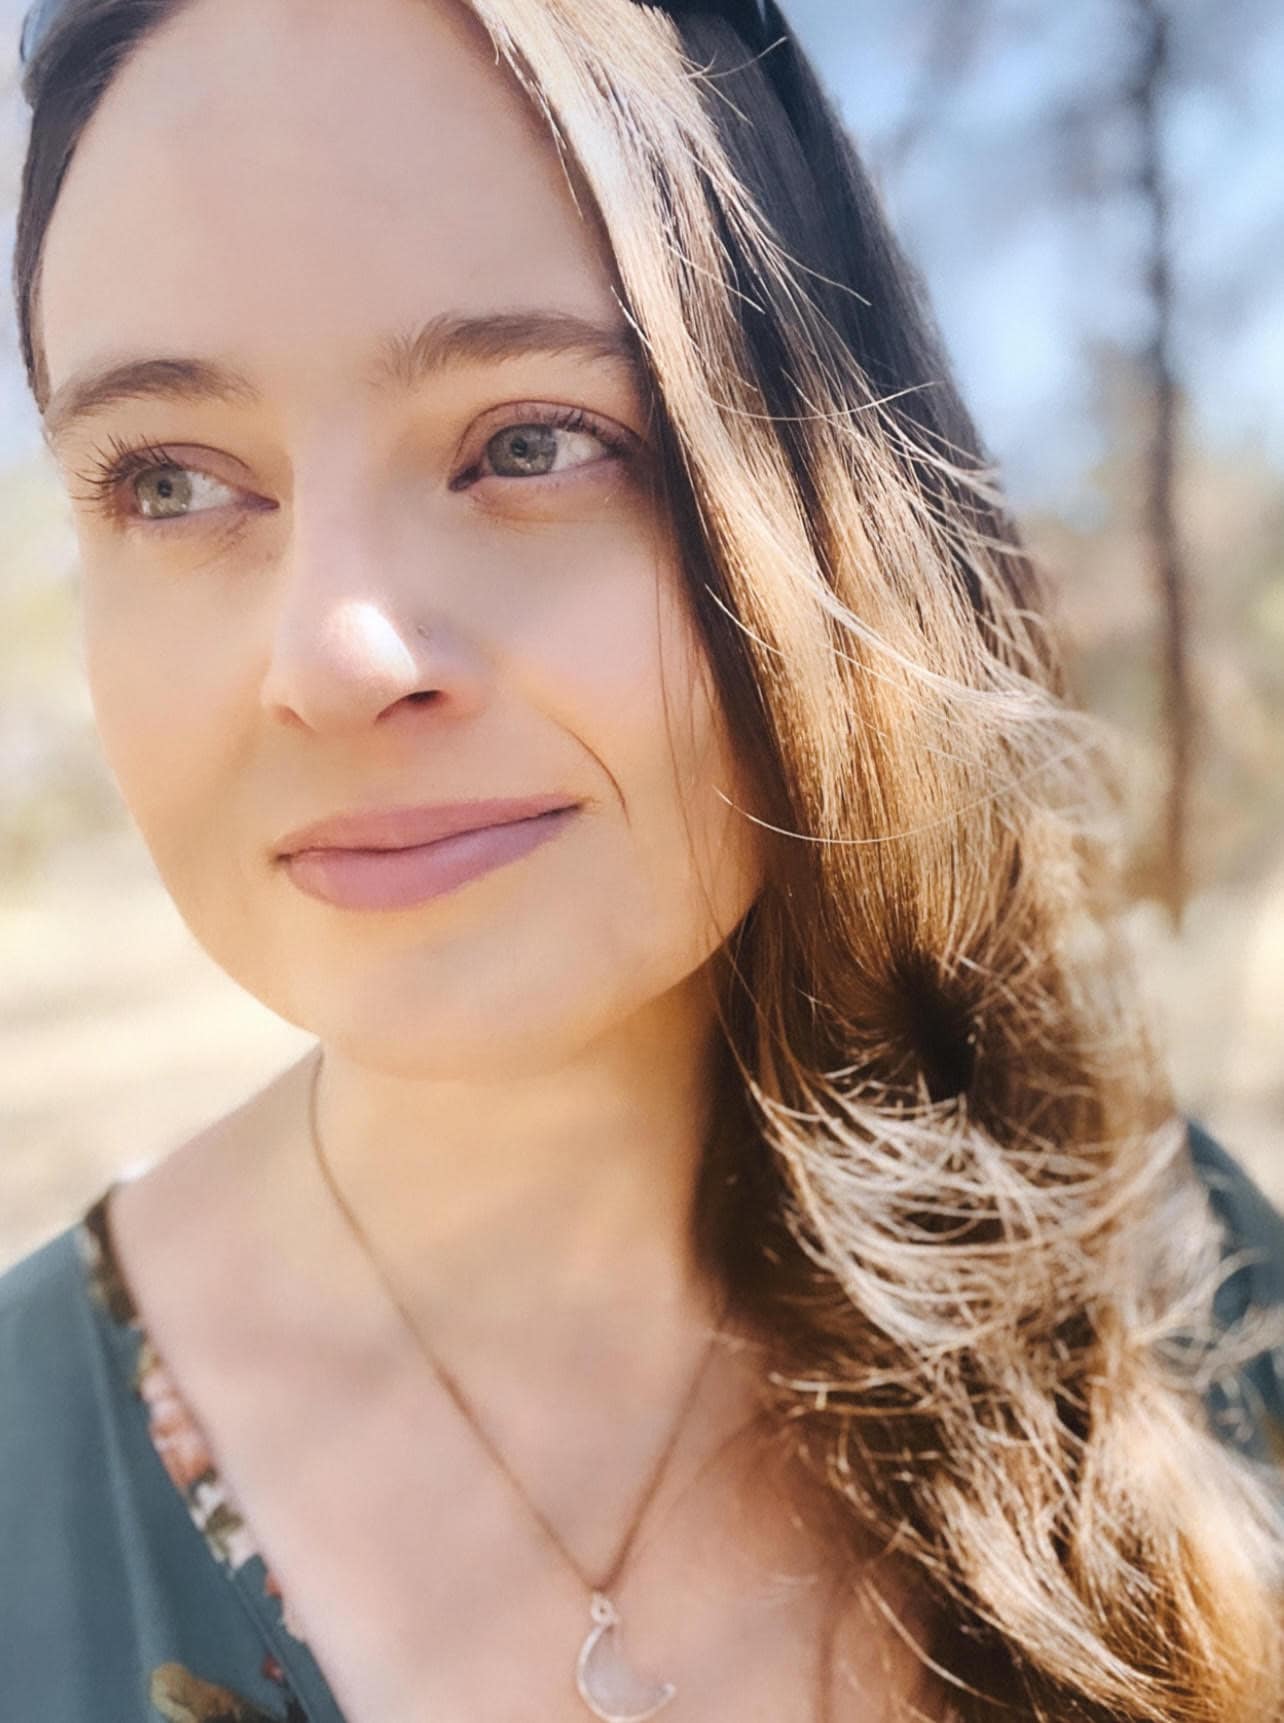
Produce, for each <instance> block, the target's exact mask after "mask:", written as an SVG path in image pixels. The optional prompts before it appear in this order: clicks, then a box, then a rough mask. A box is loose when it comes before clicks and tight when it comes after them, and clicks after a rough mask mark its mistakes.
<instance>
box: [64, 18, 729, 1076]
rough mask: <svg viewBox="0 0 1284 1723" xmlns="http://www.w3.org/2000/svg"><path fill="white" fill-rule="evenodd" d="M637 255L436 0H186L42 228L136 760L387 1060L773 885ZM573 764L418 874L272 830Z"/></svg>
mask: <svg viewBox="0 0 1284 1723" xmlns="http://www.w3.org/2000/svg"><path fill="white" fill-rule="evenodd" d="M612 280H613V277H612V271H611V265H610V260H609V258H608V257H607V256H606V255H605V254H604V253H603V250H602V246H601V242H600V239H599V237H598V236H597V234H596V232H595V230H594V228H593V227H592V226H591V225H590V224H589V222H588V221H586V219H585V218H583V217H582V216H581V214H580V213H579V211H578V210H577V208H576V204H575V202H574V200H573V198H572V196H571V193H570V191H569V189H568V186H567V184H566V180H565V178H564V175H563V172H562V169H561V167H560V165H559V163H558V160H557V157H556V154H555V151H554V149H553V147H552V144H551V141H550V139H549V137H548V135H547V133H546V132H545V131H544V129H543V128H542V126H541V125H540V123H539V121H538V119H537V118H536V116H535V115H534V112H533V110H532V109H531V108H530V107H529V105H528V103H527V102H526V100H525V99H524V98H523V96H522V95H521V93H520V91H519V90H518V88H517V87H516V85H515V84H514V83H513V82H512V81H511V80H510V79H509V77H508V75H507V74H506V73H505V72H504V71H503V70H501V69H500V68H498V67H497V66H496V64H495V59H494V53H493V49H492V48H491V45H490V43H489V41H488V39H487V38H486V37H485V36H484V34H483V32H482V31H481V29H480V27H479V26H478V25H477V23H476V21H475V20H474V19H472V17H471V16H470V15H466V14H465V13H464V12H463V11H462V9H456V7H455V6H453V5H448V4H445V3H441V0H431V3H425V0H362V4H361V5H360V6H316V5H312V4H302V3H299V0H286V3H280V4H276V5H273V6H272V7H269V8H264V7H263V6H262V4H261V0H197V3H196V4H195V5H193V6H191V7H190V8H189V9H186V10H184V11H183V12H182V13H180V14H179V15H178V16H177V17H176V18H175V19H173V20H171V21H170V22H169V23H168V24H167V25H165V26H164V27H163V28H162V29H161V30H159V31H158V32H157V33H155V34H154V35H153V36H151V37H150V38H148V39H147V40H146V41H145V42H144V44H143V45H142V47H141V49H140V51H139V52H138V55H137V57H136V58H135V59H134V60H133V61H132V62H131V63H130V64H129V65H128V66H127V67H126V68H125V70H124V71H123V72H122V73H121V74H120V76H119V77H118V79H117V81H116V83H115V84H114V85H113V87H112V88H111V89H110V90H109V92H108V94H107V96H106V98H105V100H104V102H103V104H102V106H101V107H100V109H99V111H98V112H97V114H96V115H95V117H94V119H93V120H92V122H91V123H90V125H89V127H88V129H87V131H86V133H85V136H84V138H83V140H82V142H81V144H80V147H79V149H78V152H77V154H76V156H75V157H74V159H73V162H72V165H71V169H70V171H69V174H68V177H67V181H66V183H65V186H64V188H63V190H62V193H61V196H60V201H59V204H58V207H57V209H56V211H55V214H54V218H53V222H52V226H51V228H50V231H49V235H48V240H47V247H46V253H45V265H44V285H43V296H42V301H41V306H40V311H41V330H42V333H43V338H44V343H45V350H46V355H47V360H48V368H49V377H50V385H51V391H52V400H51V407H50V414H49V430H50V433H51V436H54V437H55V438H56V452H57V454H58V458H59V461H60V463H61V465H62V468H63V471H64V476H65V479H66V482H67V485H68V488H69V490H70V492H71V494H72V496H73V498H74V499H75V502H74V508H75V518H76V530H77V534H78V537H79V541H80V548H81V557H82V565H83V576H84V603H85V611H84V622H85V643H86V657H87V664H88V670H89V677H90V685H91V689H92V694H93V699H94V705H95V709H96V712H97V717H98V723H99V728H100V731H101V735H102V738H103V744H104V748H105V751H106V754H107V758H108V760H109V763H110V765H111V767H112V770H113V771H114V773H115V775H116V778H117V781H118V783H119V785H120V787H121V791H122V793H123V795H124V797H125V800H126V802H127V803H128V805H129V808H130V810H131V812H132V814H133V816H134V818H135V820H136V821H137V823H138V825H139V828H140V830H141V832H142V834H143V836H144V838H145V840H146V842H147V844H148V846H149V848H150V850H151V852H152V854H153V856H154V858H155V861H156V864H157V866H158V868H159V870H160V873H161V875H162V877H163V879H164V881H165V884H166V886H167V887H168V889H169V890H170V892H171V893H172V895H173V897H174V899H175V902H176V903H177V905H178V907H179V909H180V911H181V912H182V914H183V916H184V917H185V919H186V920H187V922H188V924H189V926H190V927H191V929H192V931H193V933H194V934H195V936H196V937H197V938H198V939H199V940H200V942H201V943H202V944H203V945H204V946H205V948H206V949H207V950H208V951H209V952H210V953H211V955H212V956H213V957H214V958H215V960H216V961H217V962H218V963H219V964H220V965H221V966H222V967H223V968H224V969H225V970H226V971H227V972H228V973H229V974H231V975H232V976H233V977H234V978H235V979H236V980H237V981H239V982H240V983H241V984H242V985H243V986H244V987H246V988H247V989H248V990H249V991H250V992H251V993H253V994H255V995H256V996H257V997H259V998H260V999H262V1000H263V1001H264V1002H265V1003H266V1004H268V1005H269V1006H270V1007H271V1008H272V1009H273V1010H275V1011H277V1012H279V1013H280V1014H281V1015H282V1016H283V1017H285V1018H287V1019H289V1020H290V1021H292V1022H295V1023H298V1024H300V1025H302V1026H304V1027H306V1028H308V1029H309V1030H311V1031H313V1032H314V1033H316V1034H318V1035H320V1036H321V1037H322V1038H324V1039H327V1040H333V1041H335V1042H336V1043H338V1044H341V1045H343V1046H344V1047H345V1048H346V1050H347V1051H348V1052H349V1053H351V1054H352V1055H353V1056H354V1057H360V1058H364V1059H366V1060H367V1061H369V1062H371V1063H373V1064H375V1065H379V1066H381V1067H383V1068H386V1069H390V1070H391V1069H401V1070H405V1071H407V1072H411V1071H413V1072H422V1073H423V1074H425V1075H428V1074H437V1075H450V1074H463V1073H464V1072H465V1071H466V1070H467V1069H469V1068H470V1067H473V1066H476V1067H477V1068H481V1067H482V1066H483V1065H485V1066H493V1064H494V1062H495V1060H496V1059H497V1058H500V1059H502V1060H504V1061H505V1062H506V1063H511V1064H512V1065H513V1066H514V1068H515V1067H516V1066H517V1065H520V1064H522V1063H525V1062H527V1061H529V1062H531V1063H532V1064H537V1063H542V1062H547V1061H548V1060H550V1059H552V1058H555V1057H558V1056H560V1055H562V1054H565V1053H567V1052H569V1051H571V1050H572V1049H574V1048H576V1047H578V1046H580V1045H583V1044H584V1043H586V1042H587V1041H588V1040H589V1039H590V1038H592V1037H593V1036H595V1035H597V1034H599V1033H601V1032H603V1031H605V1030H607V1029H609V1028H611V1027H612V1026H615V1025H618V1024H620V1023H621V1022H623V1021H624V1020H625V1019H627V1018H628V1017H629V1016H631V1015H632V1014H633V1013H635V1012H636V1011H638V1010H639V1009H642V1008H644V1007H646V1006H648V1005H651V1004H652V1003H653V1002H656V1001H659V1000H660V999H661V998H662V997H664V996H666V995H668V994H669V993H670V992H671V990H673V989H676V988H678V987H679V985H680V984H681V983H682V982H684V981H686V980H688V978H691V977H693V976H695V975H696V973H697V971H699V970H700V968H701V966H702V965H703V964H704V963H705V960H706V959H707V958H708V957H709V955H710V953H711V952H712V951H713V950H715V949H716V947H717V945H718V944H719V943H720V942H721V940H722V938H723V937H724V936H725V934H726V933H727V932H728V931H730V929H731V928H732V927H734V926H735V924H736V923H737V922H738V921H739V920H740V918H741V917H742V916H743V914H744V913H745V911H746V910H747V908H748V907H749V905H750V903H751V902H752V900H753V897H754V895H755V894H756V891H757V889H758V886H759V879H758V874H757V860H756V849H755V847H754V846H753V845H752V844H751V842H750V834H751V833H752V832H753V830H754V828H753V827H752V825H751V824H749V823H748V822H746V821H745V820H744V819H743V818H742V817H741V816H740V815H738V814H736V813H734V812H732V811H731V810H730V809H729V808H728V807H727V805H726V804H725V803H724V802H723V800H722V799H721V797H720V796H719V795H718V794H717V790H718V789H721V790H722V791H723V792H724V793H725V794H726V795H727V796H729V797H731V799H732V800H733V801H735V802H736V803H737V804H738V805H741V806H744V805H747V803H746V798H745V794H744V791H743V787H742V786H741V785H740V784H739V783H738V780H737V777H736V768H735V762H734V759H733V758H732V757H731V755H730V753H729V750H728V746H727V738H726V737H725V735H724V734H723V731H722V726H721V724H720V722H719V721H718V718H717V714H716V707H715V705H714V700H713V696H712V690H711V685H710V682H709V679H708V676H707V670H706V667H705V664H704V660H703V657H702V655H701V653H700V651H699V647H698V644H697V642H696V638H695V635H694V631H693V629H692V627H691V625H690V623H689V622H688V620H687V608H686V601H685V599H684V596H683V591H682V586H681V580H680V573H679V569H678V565H677V561H676V556H675V553H674V549H673V546H672V543H671V539H670V534H669V529H668V526H667V523H666V522H665V520H664V519H663V516H662V512H661V511H660V509H659V508H658V506H657V503H656V501H655V499H654V496H653V493H652V487H651V482H650V481H651V478H652V473H653V456H652V449H651V441H650V437H649V427H648V414H647V406H646V400H645V394H644V389H643V386H642V382H641V378H640V376H639V375H638V373H637V372H636V370H635V367H634V366H633V364H632V363H631V360H630V356H629V351H628V345H627V342H626V341H625V340H624V339H623V337H624V336H625V335H626V333H627V326H626V325H625V322H624V319H623V317H622V315H621V312H620V309H619V306H618V304H617V302H616V300H615V297H614V295H613V291H612ZM497 317H501V318H505V319H507V321H505V322H504V323H502V324H501V325H499V326H498V328H496V326H495V325H494V322H493V320H494V319H495V318H497ZM479 320H480V321H479ZM487 320H490V321H489V323H488V322H487ZM568 320H574V327H570V324H569V322H568ZM568 328H569V329H570V335H569V336H568V334H567V330H568ZM571 336H573V337H574V338H575V339H574V344H568V343H569V342H570V337H571ZM532 343H533V345H532ZM559 347H560V348H561V349H562V350H558V349H559ZM157 360H165V361H169V362H171V363H169V364H167V365H165V366H164V367H158V366H157V365H156V364H155V363H154V362H155V361H157ZM118 366H126V367H129V368H130V369H129V371H128V373H127V374H122V375H120V376H118V377H116V378H115V379H108V378H107V377H106V375H105V373H106V372H107V371H108V370H111V369H113V368H115V367H118ZM419 625H422V627H423V628H424V629H425V630H426V631H427V635H426V638H425V637H424V635H422V634H421V633H420V632H419ZM426 691H431V693H428V692H426ZM666 697H667V700H666ZM666 704H667V708H668V715H666ZM555 792H560V793H562V794H564V795H565V796H566V797H568V798H569V799H572V800H574V801H576V802H579V803H581V804H582V806H581V808H580V811H579V813H578V814H577V815H575V816H574V817H573V818H572V819H571V821H570V822H569V823H568V824H567V825H566V826H565V827H564V828H563V829H561V830H560V831H559V833H558V834H557V835H556V836H555V837H553V838H551V839H550V840H549V841H548V842H546V843H544V844H542V845H541V846H540V847H539V848H537V849H535V850H533V851H532V852H530V853H529V854H527V855H526V856H524V857H522V858H520V859H518V860H515V861H512V862H510V863H508V864H507V865H504V866H500V867H497V868H494V869H493V870H492V871H490V872H487V873H485V874H483V875H481V876H480V877H477V878H474V879H472V880H470V881H468V882H467V883H465V884H463V885H461V886H459V887H457V888H456V889H454V890H451V891H449V892H447V893H446V894H445V895H440V896H438V897H436V898H434V899H432V900H431V901H428V902H423V903H420V904H418V905H416V906H413V907H408V908H401V909H396V910H387V909H384V910H372V909H352V908H344V907H336V906H335V905H333V904H329V903H323V902H320V901H318V900H317V899H316V898H314V897H312V896H309V895H306V894H305V893H304V892H303V891H301V890H300V889H299V887H298V886H297V885H296V884H295V883H294V882H293V881H292V879H291V877H290V876H289V874H288V873H287V872H286V871H285V870H284V869H283V868H282V866H281V864H280V863H279V861H278V859H277V857H276V853H275V852H276V846H277V844H278V842H279V840H280V839H281V838H282V837H283V836H284V834H285V833H286V832H287V831H288V830H289V829H290V828H293V827H296V826H298V825H300V824H302V823H304V822H307V821H312V820H316V819H319V818H322V817H323V816H326V815H329V814H333V813H337V812H340V811H346V810H350V809H357V808H362V809H369V808H372V807H385V806H388V805H390V804H420V803H427V802H439V801H455V800H464V799H471V798H474V797H492V796H501V797H503V796H528V795H530V796H533V795H544V794H551V793H555ZM706 890H707V892H708V894H709V897H710V900H711V906H712V911H711V915H710V911H709V909H708V908H707V907H706V897H705V892H706Z"/></svg>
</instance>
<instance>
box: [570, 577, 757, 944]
mask: <svg viewBox="0 0 1284 1723" xmlns="http://www.w3.org/2000/svg"><path fill="white" fill-rule="evenodd" d="M542 662H544V663H545V664H546V665H547V666H548V676H549V680H548V684H547V686H548V688H549V689H550V690H551V689H553V688H554V687H556V688H557V689H558V690H559V694H558V698H559V700H560V701H561V703H562V705H561V710H562V714H563V716H562V722H563V723H564V725H565V727H566V728H567V729H568V730H570V731H572V732H573V733H574V736H575V739H576V740H577V741H578V742H579V743H580V744H581V745H582V746H583V747H584V748H585V749H586V751H587V752H588V753H590V754H591V755H592V756H593V759H594V761H595V763H596V766H597V767H598V769H599V771H600V772H601V773H602V774H603V775H604V776H605V779H606V781H607V786H608V789H613V790H614V792H615V796H616V798H617V800H618V803H619V807H618V809H617V810H616V812H617V815H619V816H622V818H620V819H619V821H618V828H617V829H618V830H619V832H620V834H621V836H622V837H623V838H624V839H625V841H626V844H627V850H626V855H627V861H623V860H622V862H621V865H622V866H626V867H627V868H628V869H629V870H630V871H632V872H633V873H634V875H635V880H634V885H635V888H636V891H637V893H638V897H637V898H636V899H635V900H634V901H633V904H632V910H633V912H634V913H635V914H636V915H637V917H638V922H637V925H638V926H639V927H640V928H641V927H650V929H651V931H652V932H653V934H655V936H656V937H657V938H659V939H660V940H661V941H665V942H667V943H669V944H670V945H672V944H673V942H674V941H675V940H676V941H677V942H678V943H680V944H683V945H687V944H689V943H691V942H694V945H693V947H692V951H691V955H692V956H693V958H695V959H697V960H698V959H700V958H702V957H703V956H704V955H707V951H706V950H705V949H703V947H704V946H705V945H706V944H707V939H706V935H705V933H704V932H703V931H702V929H703V927H704V925H705V922H706V919H707V917H708V916H710V915H712V917H713V918H714V921H715V923H716V929H715V931H716V933H717V935H718V937H723V936H725V934H726V933H727V932H729V931H730V930H731V928H732V927H733V926H734V925H735V924H736V922H738V921H739V920H740V918H741V917H742V915H743V914H744V913H745V911H746V910H747V909H748V907H749V905H750V903H751V902H752V900H753V898H754V897H755V896H756V895H757V892H758V890H759V889H760V884H761V880H760V872H759V855H758V851H759V846H758V843H757V841H756V840H757V828H756V827H755V826H754V825H753V823H752V821H751V820H750V819H748V818H747V817H746V815H747V813H748V812H749V811H751V809H750V803H749V799H748V792H747V790H746V786H745V785H744V784H743V783H742V782H741V773H740V768H739V764H738V761H737V759H736V756H735V752H734V749H733V747H732V745H731V741H730V738H729V736H728V734H727V730H726V726H725V723H724V721H723V719H722V716H721V713H720V710H719V708H718V704H717V696H716V690H715V688H714V684H713V678H712V675H711V673H710V670H709V666H708V663H707V660H706V658H705V655H704V649H703V644H702V642H701V641H700V639H699V636H698V634H697V632H696V630H695V628H694V625H693V624H692V622H691V621H690V620H689V604H688V600H687V597H686V593H685V591H684V589H683V586H682V576H681V573H680V570H678V569H677V568H676V567H674V566H673V565H672V564H671V563H666V564H664V565H662V566H661V567H660V569H659V571H658V574H657V568H656V564H655V562H654V560H652V561H651V562H650V564H649V565H648V566H647V567H646V569H645V571H639V573H638V577H637V579H636V580H633V581H627V582H624V583H622V584H617V585H616V586H614V587H613V588H612V591H611V593H610V597H609V601H607V600H606V599H605V598H604V597H603V596H602V595H601V594H599V595H598V596H597V597H596V599H595V600H594V601H593V602H585V603H583V604H581V606H580V607H579V609H578V613H577V614H576V615H570V614H566V613H564V614H563V615H562V616H561V618H560V619H559V627H558V629H557V631H556V632H555V633H553V634H551V635H550V636H549V638H548V640H547V641H546V642H545V647H544V652H543V654H542ZM719 792H721V793H719ZM724 798H726V799H725V800H724ZM729 804H730V805H729ZM740 810H744V811H740ZM621 885H622V886H623V882H621ZM694 946H701V947H702V949H700V950H699V951H696V950H695V949H694Z"/></svg>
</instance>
